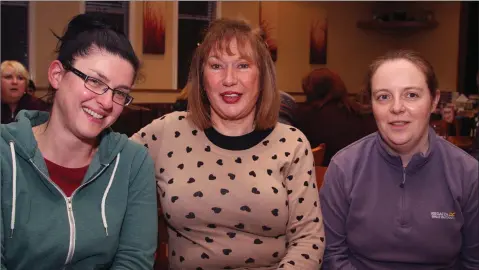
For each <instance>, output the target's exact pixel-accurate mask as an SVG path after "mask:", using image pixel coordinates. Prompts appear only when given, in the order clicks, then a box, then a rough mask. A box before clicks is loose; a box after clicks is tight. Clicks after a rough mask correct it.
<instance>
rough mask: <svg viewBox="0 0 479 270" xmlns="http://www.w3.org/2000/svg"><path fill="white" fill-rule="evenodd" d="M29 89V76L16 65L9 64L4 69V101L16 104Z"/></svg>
mask: <svg viewBox="0 0 479 270" xmlns="http://www.w3.org/2000/svg"><path fill="white" fill-rule="evenodd" d="M26 89H27V78H25V77H24V75H22V74H21V73H20V72H19V71H17V70H15V68H14V67H12V66H9V65H7V66H6V67H5V68H4V69H3V71H2V101H3V102H4V103H8V104H15V103H18V101H19V100H20V99H21V98H22V96H23V95H24V94H25V91H26Z"/></svg>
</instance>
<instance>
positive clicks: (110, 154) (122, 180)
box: [0, 13, 158, 270]
mask: <svg viewBox="0 0 479 270" xmlns="http://www.w3.org/2000/svg"><path fill="white" fill-rule="evenodd" d="M93 16H94V15H91V14H90V13H87V14H81V15H78V16H76V17H75V18H73V19H72V20H71V21H70V22H69V24H68V27H67V28H66V29H67V30H66V32H65V33H64V35H63V36H62V37H59V43H58V47H57V49H58V50H57V52H58V56H57V59H56V60H54V61H52V63H51V64H50V66H49V68H48V79H49V82H50V85H51V89H53V92H52V98H53V101H54V102H53V108H52V111H51V114H49V113H47V112H40V111H27V110H22V111H21V112H20V113H19V114H18V117H17V119H18V121H17V122H14V123H10V124H8V125H1V126H0V127H1V129H0V130H1V138H0V150H1V153H2V155H1V156H0V157H1V159H0V161H1V168H2V172H1V176H2V178H1V183H0V184H1V187H2V189H1V197H0V199H1V201H0V202H1V215H0V222H1V223H2V224H1V228H2V229H1V247H2V249H1V258H2V260H1V264H0V269H16V270H30V269H132V270H133V269H134V270H151V269H152V268H153V262H154V252H155V250H156V246H157V245H156V242H157V241H156V239H157V238H156V236H157V230H158V226H157V220H158V219H157V199H156V189H155V176H154V164H153V161H152V160H151V157H150V155H149V154H148V152H147V149H145V147H143V146H141V145H138V144H137V143H134V142H132V141H131V140H128V137H126V136H125V135H122V134H119V133H116V132H113V131H112V130H111V128H110V126H111V125H112V124H113V123H114V122H115V121H116V120H117V119H118V117H119V116H120V114H121V112H122V111H123V109H124V106H126V105H128V104H130V102H131V101H132V97H131V96H130V91H131V88H132V84H133V83H134V82H135V78H136V77H137V74H138V70H139V65H140V64H139V60H138V58H137V56H136V55H135V52H134V50H133V48H132V46H131V44H130V42H129V41H128V38H127V37H126V36H125V35H124V34H123V33H120V32H117V31H115V30H113V27H112V26H110V25H108V24H105V22H103V21H101V18H96V17H93ZM25 81H26V80H25Z"/></svg>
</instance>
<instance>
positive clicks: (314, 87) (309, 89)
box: [302, 68, 360, 113]
mask: <svg viewBox="0 0 479 270" xmlns="http://www.w3.org/2000/svg"><path fill="white" fill-rule="evenodd" d="M302 88H303V92H304V93H305V94H306V99H307V101H308V102H309V103H312V105H313V106H315V107H316V108H321V107H322V106H323V105H324V104H326V103H327V102H329V101H335V102H337V103H338V104H342V105H344V106H345V107H346V109H348V111H352V112H355V113H359V111H360V108H359V105H358V104H356V103H354V102H353V101H351V100H350V99H349V97H348V90H347V89H346V85H345V84H344V82H343V80H342V79H341V77H340V76H339V75H338V74H337V73H336V72H333V71H331V70H330V69H328V68H319V69H315V70H313V71H311V72H310V73H309V74H308V75H306V76H305V77H304V78H303V81H302Z"/></svg>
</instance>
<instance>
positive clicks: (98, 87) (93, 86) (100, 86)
mask: <svg viewBox="0 0 479 270" xmlns="http://www.w3.org/2000/svg"><path fill="white" fill-rule="evenodd" d="M63 67H64V68H65V69H66V70H69V71H71V72H73V74H75V75H77V76H78V77H80V78H82V79H83V81H85V88H86V89H88V90H90V91H92V92H93V93H95V94H97V95H103V94H105V93H106V91H108V90H111V91H112V92H113V97H112V100H113V102H115V103H116V104H118V105H121V106H128V105H130V103H131V102H132V101H133V97H132V96H130V95H129V94H128V93H127V92H126V91H129V90H130V89H128V88H125V89H113V88H111V87H109V86H108V85H107V84H106V83H104V82H102V81H100V80H99V79H97V78H94V77H90V76H88V75H86V74H85V73H83V72H81V71H79V70H78V69H76V68H74V67H72V66H71V65H69V64H63Z"/></svg>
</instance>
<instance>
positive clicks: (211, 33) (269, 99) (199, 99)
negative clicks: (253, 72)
mask: <svg viewBox="0 0 479 270" xmlns="http://www.w3.org/2000/svg"><path fill="white" fill-rule="evenodd" d="M233 39H236V42H237V44H238V50H239V53H240V54H241V55H242V56H245V57H247V58H249V59H252V60H253V61H254V62H255V64H256V66H257V67H258V70H259V76H260V83H259V96H258V100H257V103H256V115H255V124H256V129H257V130H264V129H268V128H272V127H274V125H276V123H277V121H278V114H279V107H280V94H279V91H278V90H277V88H276V73H275V70H274V63H273V60H272V59H271V55H270V53H269V51H268V49H267V47H266V44H265V42H264V41H263V39H262V38H261V33H260V32H259V31H257V30H253V29H252V28H251V26H250V25H249V24H248V23H246V22H245V21H242V20H232V19H218V20H215V21H214V22H212V23H211V24H210V26H209V28H208V30H207V32H206V34H205V37H204V39H203V42H201V44H200V45H199V46H198V47H197V48H196V51H195V54H194V55H193V59H192V61H191V66H190V73H189V78H188V114H189V117H190V119H191V120H192V122H193V123H194V124H195V125H196V126H198V128H200V129H206V128H209V127H211V126H212V123H211V111H210V110H211V108H210V104H209V101H208V97H207V95H206V92H205V90H204V84H203V80H204V78H203V76H204V73H203V69H204V66H205V62H206V60H207V59H208V56H209V54H210V53H211V51H212V50H216V51H218V52H223V51H226V53H228V54H229V55H231V54H232V52H231V48H230V43H231V41H232V40H233ZM248 46H251V49H252V55H248V53H247V51H246V49H247V48H248Z"/></svg>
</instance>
